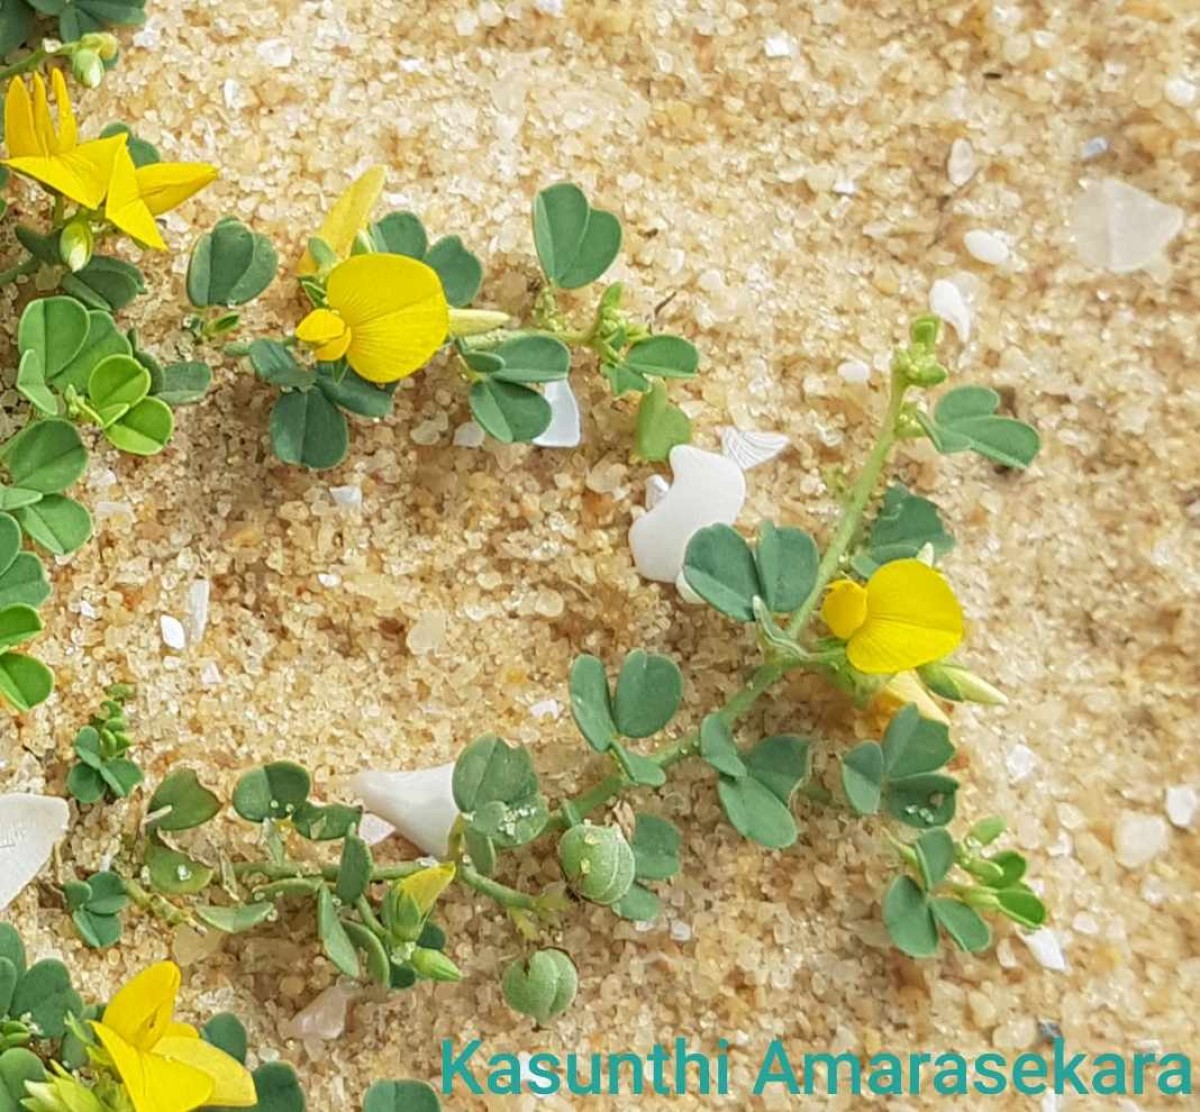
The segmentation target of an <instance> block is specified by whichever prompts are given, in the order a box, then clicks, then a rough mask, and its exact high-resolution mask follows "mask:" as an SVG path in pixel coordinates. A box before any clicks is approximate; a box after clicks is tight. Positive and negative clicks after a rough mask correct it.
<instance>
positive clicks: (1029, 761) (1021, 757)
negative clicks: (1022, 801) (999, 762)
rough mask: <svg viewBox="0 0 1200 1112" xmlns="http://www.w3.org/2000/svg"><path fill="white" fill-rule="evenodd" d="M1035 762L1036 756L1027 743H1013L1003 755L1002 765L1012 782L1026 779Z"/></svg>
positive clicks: (1015, 782) (1017, 782)
mask: <svg viewBox="0 0 1200 1112" xmlns="http://www.w3.org/2000/svg"><path fill="white" fill-rule="evenodd" d="M1036 763H1037V757H1036V756H1035V755H1034V752H1033V750H1032V749H1030V748H1029V746H1028V745H1014V746H1013V747H1012V748H1011V749H1010V750H1009V751H1008V752H1007V753H1006V754H1005V756H1004V767H1005V768H1007V769H1008V778H1009V779H1010V780H1011V781H1012V782H1013V783H1014V784H1019V783H1020V782H1021V781H1022V780H1025V779H1027V778H1028V776H1029V775H1030V773H1032V772H1033V767H1034V765H1035V764H1036Z"/></svg>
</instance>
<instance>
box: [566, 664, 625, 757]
mask: <svg viewBox="0 0 1200 1112" xmlns="http://www.w3.org/2000/svg"><path fill="white" fill-rule="evenodd" d="M569 687H570V692H571V714H572V716H573V717H574V719H575V725H576V726H578V727H579V732H580V733H581V734H583V736H584V737H585V738H586V739H587V743H588V744H589V745H590V746H591V747H592V748H593V749H595V750H596V752H597V753H603V752H604V751H605V750H606V749H608V748H609V746H610V745H612V743H613V740H614V739H615V738H616V736H617V725H616V723H615V722H614V721H613V714H612V699H611V696H610V693H609V689H608V677H607V675H606V674H605V671H604V664H603V663H602V662H601V661H600V660H599V659H597V658H596V657H594V656H590V655H588V654H586V653H585V654H584V655H582V656H577V657H576V658H575V663H574V664H572V665H571V679H570V685H569Z"/></svg>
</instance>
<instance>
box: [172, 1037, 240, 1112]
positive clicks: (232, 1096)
mask: <svg viewBox="0 0 1200 1112" xmlns="http://www.w3.org/2000/svg"><path fill="white" fill-rule="evenodd" d="M154 1053H155V1056H156V1057H162V1058H165V1059H167V1060H168V1061H170V1062H173V1063H174V1062H178V1063H181V1064H182V1065H184V1066H190V1067H191V1068H192V1069H194V1070H198V1071H199V1072H200V1073H202V1074H204V1075H205V1077H207V1078H208V1079H209V1080H210V1081H211V1082H212V1092H211V1093H210V1094H209V1096H208V1099H207V1100H206V1102H205V1103H208V1104H216V1105H221V1106H222V1107H225V1108H253V1107H254V1106H255V1105H256V1104H257V1103H258V1096H257V1094H256V1092H255V1089H254V1078H253V1077H251V1076H250V1071H249V1070H247V1069H246V1067H245V1066H243V1065H242V1064H241V1063H240V1062H238V1061H237V1060H236V1059H234V1058H231V1057H230V1056H229V1055H228V1054H226V1053H225V1052H224V1051H223V1050H218V1049H217V1048H216V1047H215V1046H212V1045H211V1044H209V1043H206V1042H205V1041H204V1040H203V1039H194V1038H193V1039H189V1038H175V1037H172V1036H170V1035H168V1036H167V1037H166V1038H164V1039H162V1040H161V1041H160V1042H159V1044H158V1046H157V1047H155V1049H154Z"/></svg>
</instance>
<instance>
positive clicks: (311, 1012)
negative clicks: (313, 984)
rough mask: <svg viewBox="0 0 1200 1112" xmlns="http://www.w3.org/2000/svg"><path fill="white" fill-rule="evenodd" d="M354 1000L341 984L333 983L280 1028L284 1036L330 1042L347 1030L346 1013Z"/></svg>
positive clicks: (304, 1040)
mask: <svg viewBox="0 0 1200 1112" xmlns="http://www.w3.org/2000/svg"><path fill="white" fill-rule="evenodd" d="M353 1000H354V996H353V994H352V992H348V991H347V990H346V988H345V987H343V986H342V985H341V984H340V983H338V984H332V985H330V986H329V987H328V988H327V989H325V991H324V992H322V993H320V994H319V995H318V996H317V997H315V998H314V999H313V1001H312V1002H311V1003H310V1004H308V1005H306V1006H305V1007H304V1008H303V1009H301V1010H300V1011H299V1012H297V1013H296V1014H295V1015H294V1016H292V1018H291V1019H289V1020H288V1021H287V1022H286V1023H284V1024H282V1025H281V1026H280V1028H279V1034H280V1035H281V1036H283V1038H285V1039H299V1040H300V1041H301V1042H304V1043H308V1042H312V1041H319V1042H331V1041H332V1040H334V1039H340V1038H341V1037H342V1035H343V1034H344V1033H345V1030H346V1014H347V1012H348V1011H349V1009H350V1005H351V1003H352V1002H353Z"/></svg>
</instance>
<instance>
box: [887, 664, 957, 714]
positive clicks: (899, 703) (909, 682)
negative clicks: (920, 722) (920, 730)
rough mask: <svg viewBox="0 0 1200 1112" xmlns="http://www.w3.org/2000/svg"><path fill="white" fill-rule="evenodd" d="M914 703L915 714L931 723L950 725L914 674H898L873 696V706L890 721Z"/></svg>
mask: <svg viewBox="0 0 1200 1112" xmlns="http://www.w3.org/2000/svg"><path fill="white" fill-rule="evenodd" d="M909 703H914V704H915V705H916V708H917V713H918V714H920V716H921V717H922V718H928V719H929V720H930V721H931V722H940V723H941V724H942V725H943V726H949V725H950V719H949V717H947V715H946V712H945V711H944V710H942V708H941V707H940V706H939V705H938V702H937V700H936V699H934V697H933V696H932V695H931V694H930V693H929V692H928V690H926V688H925V685H924V684H923V683H922V682H921V677H920V676H918V675H917V673H916V672H900V673H898V674H897V675H895V676H893V677H892V678H891V679H890V680H888V682H887V684H886V685H885V686H884V688H883V690H882V691H880V692H879V694H878V695H876V696H875V702H874V705H875V706H877V707H879V709H880V710H882V711H883V712H884V715H885V717H886V718H887V719H888V720H890V719H891V717H892V715H894V714H895V713H896V711H898V710H899V709H900V708H901V707H905V706H907V705H908V704H909Z"/></svg>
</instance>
